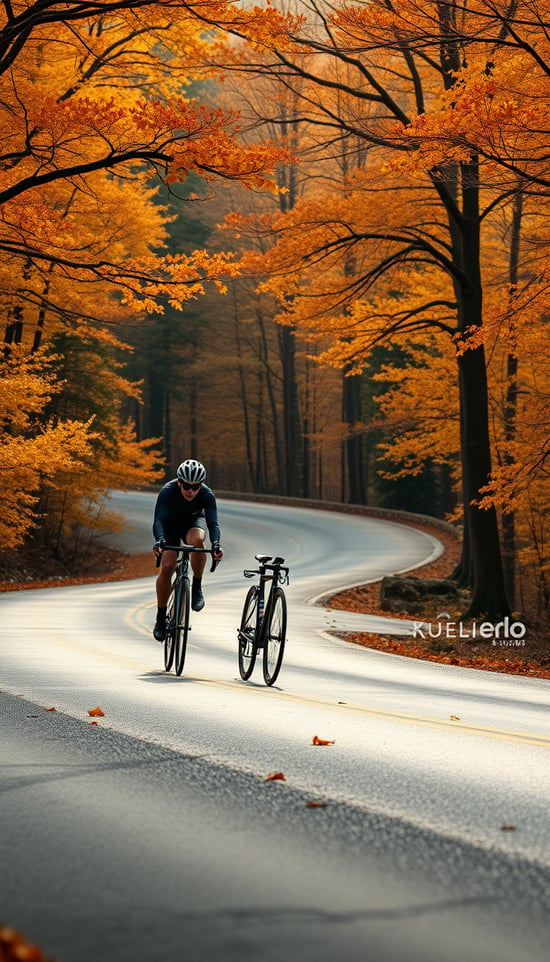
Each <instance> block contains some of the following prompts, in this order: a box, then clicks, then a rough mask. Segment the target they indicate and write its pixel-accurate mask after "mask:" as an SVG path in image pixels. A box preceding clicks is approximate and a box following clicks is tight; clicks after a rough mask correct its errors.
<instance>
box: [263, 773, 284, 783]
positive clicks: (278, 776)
mask: <svg viewBox="0 0 550 962" xmlns="http://www.w3.org/2000/svg"><path fill="white" fill-rule="evenodd" d="M284 781H285V776H284V775H283V773H282V772H271V775H268V776H267V778H264V782H284Z"/></svg>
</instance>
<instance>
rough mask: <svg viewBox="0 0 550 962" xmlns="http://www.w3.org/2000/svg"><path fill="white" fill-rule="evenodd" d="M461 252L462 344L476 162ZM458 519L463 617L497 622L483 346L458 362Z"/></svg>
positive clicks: (498, 573)
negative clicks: (465, 575) (465, 541)
mask: <svg viewBox="0 0 550 962" xmlns="http://www.w3.org/2000/svg"><path fill="white" fill-rule="evenodd" d="M461 166H462V170H461V174H462V218H461V232H460V236H461V250H458V251H455V259H456V263H457V264H458V265H460V266H461V268H462V274H463V280H462V283H461V284H460V286H459V290H458V318H459V331H460V333H461V335H462V336H463V337H464V338H465V340H466V342H467V332H468V330H469V329H477V328H479V327H481V325H482V321H483V314H482V293H481V292H482V286H481V269H480V218H479V178H478V164H477V160H476V158H473V159H472V160H471V161H470V163H468V164H463V165H461ZM458 370H459V387H460V406H461V426H462V474H463V486H464V517H465V524H466V525H467V527H468V534H469V547H470V559H471V574H472V578H471V585H470V587H471V589H472V600H471V603H470V607H469V609H468V612H467V615H468V616H469V617H474V616H478V615H483V614H484V615H487V616H488V617H490V618H499V617H502V616H504V615H507V614H509V613H510V607H509V604H508V600H507V597H506V589H505V586H504V573H503V567H502V558H501V553H500V540H499V532H498V524H497V516H496V511H495V509H494V508H486V509H482V508H479V507H478V505H477V503H476V502H477V501H479V499H480V498H481V497H482V488H484V486H485V485H486V484H487V483H488V481H489V479H490V477H491V441H490V435H489V399H488V387H487V370H486V364H485V351H484V348H483V345H480V346H478V347H475V348H468V347H466V349H465V350H464V351H463V352H462V353H461V354H459V356H458Z"/></svg>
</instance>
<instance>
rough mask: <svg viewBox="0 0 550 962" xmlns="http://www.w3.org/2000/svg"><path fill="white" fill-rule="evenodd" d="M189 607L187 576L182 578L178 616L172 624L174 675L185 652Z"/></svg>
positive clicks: (189, 589) (189, 588)
mask: <svg viewBox="0 0 550 962" xmlns="http://www.w3.org/2000/svg"><path fill="white" fill-rule="evenodd" d="M190 607H191V585H190V584H189V578H183V579H182V582H181V589H180V599H179V617H178V618H177V620H176V622H175V626H174V631H175V633H176V644H175V648H176V662H175V665H174V669H175V672H176V675H181V673H182V671H183V665H184V662H185V654H186V652H187V638H188V635H189V610H190Z"/></svg>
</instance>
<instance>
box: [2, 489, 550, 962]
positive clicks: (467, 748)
mask: <svg viewBox="0 0 550 962" xmlns="http://www.w3.org/2000/svg"><path fill="white" fill-rule="evenodd" d="M153 499H154V496H153V495H150V494H146V493H127V494H117V495H116V496H113V499H112V501H113V504H114V506H115V507H116V508H117V509H118V510H120V512H121V513H122V514H123V515H124V517H125V518H126V526H125V528H124V531H123V533H122V534H121V536H120V542H121V543H122V544H123V545H124V546H125V547H126V548H127V549H128V550H147V549H148V547H149V545H150V543H151V535H150V522H151V516H152V509H153ZM220 514H221V520H222V530H223V545H224V550H225V552H226V553H225V557H224V561H223V564H222V565H221V566H220V567H219V568H218V570H217V571H216V572H215V574H214V575H212V576H208V578H207V580H206V581H205V589H206V590H205V594H206V600H207V606H206V608H205V609H204V611H203V612H201V613H200V614H198V615H194V616H193V620H192V633H191V645H190V648H189V651H188V655H187V660H186V665H185V671H184V675H183V676H182V678H176V676H175V675H174V674H171V675H168V674H166V673H165V672H164V671H163V670H162V647H161V646H160V645H158V644H157V643H156V642H154V641H153V639H152V636H151V626H152V623H153V618H154V610H155V609H154V581H153V579H154V574H155V571H154V566H153V562H152V566H151V579H140V580H136V581H131V582H122V583H109V584H104V585H86V586H75V587H67V588H56V589H47V590H41V591H35V590H33V591H25V592H13V593H7V594H4V595H3V596H1V597H0V606H1V619H2V620H1V624H2V646H1V650H0V689H1V692H0V704H1V706H2V708H1V713H0V725H1V734H2V749H1V753H2V755H1V761H2V765H1V768H0V818H1V821H2V826H3V831H2V862H3V868H4V871H3V872H2V881H1V883H0V900H1V905H2V908H1V914H0V922H4V923H5V924H7V923H9V924H11V925H15V926H16V927H19V928H21V929H23V930H24V931H25V933H26V934H27V935H28V937H29V938H30V939H31V940H32V941H35V942H37V943H39V944H41V945H42V946H43V948H44V949H45V951H47V952H48V953H50V954H51V955H55V957H56V960H58V962H97V960H98V959H100V958H101V959H105V960H106V962H130V960H131V962H156V960H159V962H161V960H162V962H164V960H165V959H169V958H170V959H171V958H180V957H181V958H185V959H186V960H191V962H195V960H196V962H202V960H203V959H209V960H213V962H233V960H235V962H237V960H248V959H251V960H256V959H258V960H261V962H264V960H265V962H270V960H278V959H285V960H287V962H294V960H296V962H309V960H312V962H313V960H316V962H325V960H327V962H328V960H329V959H331V960H333V959H341V960H343V962H355V960H357V962H359V960H361V962H364V960H372V962H394V960H395V962H417V960H418V962H430V960H433V962H447V960H448V962H456V960H457V959H458V958H459V957H464V958H466V959H471V960H475V962H485V960H495V962H496V960H498V962H507V960H510V962H518V960H527V962H542V960H543V959H544V960H546V959H547V958H548V948H547V946H548V939H549V936H550V923H549V921H548V918H549V911H548V910H549V907H550V906H549V901H550V842H549V832H548V828H549V817H548V798H549V794H550V792H549V789H550V765H549V762H548V753H549V748H550V712H549V711H548V709H549V707H550V685H549V683H548V682H547V681H543V680H537V679H526V678H513V677H511V676H504V675H498V674H494V673H485V672H481V671H475V670H471V669H461V668H454V667H451V666H443V665H439V664H434V663H428V662H420V661H415V660H413V659H406V658H401V657H396V656H390V655H385V654H383V653H380V652H375V651H372V650H367V649H364V648H361V647H358V646H355V645H351V644H349V643H347V642H345V641H344V640H342V639H341V638H339V637H338V636H337V634H336V633H337V632H342V631H345V630H358V629H361V628H363V629H364V630H383V631H384V632H391V631H395V630H396V628H395V623H394V622H392V621H391V619H375V618H367V617H366V616H361V615H354V614H348V613H345V612H340V611H334V610H330V609H328V608H327V607H326V606H324V605H323V603H322V599H323V596H325V595H326V594H327V593H329V592H331V591H334V590H336V589H337V588H340V587H343V586H347V585H351V584H357V583H364V582H366V581H369V580H376V579H378V578H379V577H380V576H381V575H383V574H385V573H393V572H395V571H399V570H408V569H410V568H411V567H414V566H415V565H420V564H422V563H424V562H425V561H426V560H428V559H429V558H432V557H436V556H437V555H438V554H439V553H440V551H441V545H440V544H439V542H438V541H437V540H436V539H434V538H431V537H430V536H428V535H426V534H425V533H423V532H421V531H417V530H415V529H413V528H410V527H405V526H402V525H399V524H396V523H389V522H383V521H379V520H374V519H368V518H358V517H354V516H351V515H348V514H341V515H339V514H335V513H332V512H323V511H317V510H305V509H298V508H280V507H275V506H272V505H263V504H253V503H245V502H236V501H223V502H222V503H221V505H220ZM256 552H265V553H268V554H275V553H277V554H282V555H283V556H284V557H285V558H286V562H287V564H289V565H290V575H291V582H290V586H289V588H288V590H287V599H288V605H289V629H288V636H289V641H288V646H287V652H286V654H285V662H284V664H283V668H282V671H281V675H280V676H279V679H278V682H277V685H276V686H274V688H272V689H267V688H266V687H265V686H264V685H263V683H262V681H261V669H260V666H258V667H257V669H256V671H255V673H254V675H253V678H252V680H251V681H250V682H248V683H243V682H242V681H241V680H240V678H239V677H238V670H237V660H236V626H237V624H238V622H239V618H240V609H241V606H242V602H243V598H244V595H245V592H246V589H247V584H248V583H247V582H245V581H244V579H243V577H242V570H243V568H244V567H250V566H251V565H252V564H253V556H254V554H255V553H256ZM314 602H316V603H314ZM409 627H412V626H409ZM95 706H100V707H101V708H102V710H103V711H104V713H105V714H104V716H103V717H101V718H100V719H99V720H98V722H99V723H98V724H96V725H92V724H91V718H90V716H89V715H88V711H89V709H91V708H93V707H95ZM53 708H55V711H51V710H48V709H53ZM93 720H95V719H93ZM314 735H318V736H319V737H320V738H321V739H323V740H326V741H328V742H333V744H329V745H326V746H314V745H312V738H313V736H314ZM273 772H281V773H282V774H283V775H284V780H283V779H279V780H276V781H266V780H265V779H266V778H267V776H268V775H269V774H271V773H273ZM311 803H314V804H311Z"/></svg>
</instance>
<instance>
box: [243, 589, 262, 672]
mask: <svg viewBox="0 0 550 962" xmlns="http://www.w3.org/2000/svg"><path fill="white" fill-rule="evenodd" d="M258 593H259V592H258V586H257V585H252V586H251V587H250V588H249V590H248V594H247V596H246V599H245V602H244V605H243V613H242V618H241V626H240V628H239V630H238V636H239V644H238V653H239V672H240V675H241V678H242V679H243V681H247V680H248V679H249V678H250V676H251V674H252V672H253V670H254V665H255V664H256V655H257V654H258V647H257V645H256V609H257V607H258Z"/></svg>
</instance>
